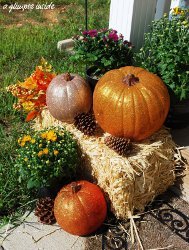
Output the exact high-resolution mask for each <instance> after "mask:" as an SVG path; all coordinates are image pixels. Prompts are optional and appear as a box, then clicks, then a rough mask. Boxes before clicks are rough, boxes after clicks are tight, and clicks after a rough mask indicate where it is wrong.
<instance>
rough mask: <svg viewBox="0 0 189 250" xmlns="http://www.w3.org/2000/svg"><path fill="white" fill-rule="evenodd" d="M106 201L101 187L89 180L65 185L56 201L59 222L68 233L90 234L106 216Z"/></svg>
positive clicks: (55, 206)
mask: <svg viewBox="0 0 189 250" xmlns="http://www.w3.org/2000/svg"><path fill="white" fill-rule="evenodd" d="M106 213H107V206H106V201H105V198H104V196H103V193H102V191H101V190H100V188H99V187H98V186H97V185H95V184H92V183H90V182H88V181H77V182H72V183H71V184H68V185H66V186H65V187H63V188H62V189H61V190H60V192H59V193H58V195H57V197H56V199H55V203H54V214H55V218H56V220H57V222H58V224H59V225H60V226H61V227H62V228H63V229H64V230H65V231H66V232H68V233H71V234H74V235H80V236H82V235H88V234H90V233H92V232H94V231H96V229H98V228H99V227H100V226H101V224H102V223H103V221H104V220H105V218H106Z"/></svg>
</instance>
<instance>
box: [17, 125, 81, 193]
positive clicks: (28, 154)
mask: <svg viewBox="0 0 189 250" xmlns="http://www.w3.org/2000/svg"><path fill="white" fill-rule="evenodd" d="M18 144H19V148H18V150H17V154H18V157H17V159H16V166H15V167H18V169H19V173H20V180H21V181H22V180H25V181H26V182H27V187H28V188H39V187H41V186H50V185H51V184H52V183H53V182H54V181H57V180H59V179H62V178H71V177H73V176H74V175H75V174H76V169H77V166H78V163H79V155H78V148H77V142H76V140H74V139H73V137H72V135H71V134H70V133H69V132H68V131H66V130H65V129H61V128H49V129H47V130H43V131H39V132H36V133H34V134H33V135H29V134H27V135H24V136H23V137H21V138H19V139H18Z"/></svg>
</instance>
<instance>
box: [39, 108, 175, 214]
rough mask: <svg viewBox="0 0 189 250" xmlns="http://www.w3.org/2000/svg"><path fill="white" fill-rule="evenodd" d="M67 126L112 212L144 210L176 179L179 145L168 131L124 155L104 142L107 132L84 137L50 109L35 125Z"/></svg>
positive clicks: (90, 175)
mask: <svg viewBox="0 0 189 250" xmlns="http://www.w3.org/2000/svg"><path fill="white" fill-rule="evenodd" d="M50 126H60V127H65V128H66V129H67V130H68V131H70V132H71V133H72V134H73V135H74V137H75V138H76V139H77V140H78V143H79V145H80V148H81V151H82V160H83V166H82V171H83V173H85V174H86V176H89V177H90V178H92V179H93V180H94V181H96V182H97V184H98V185H99V186H100V187H101V188H102V189H103V190H104V192H105V194H106V197H107V200H108V201H109V203H110V207H111V210H112V211H113V213H114V214H115V215H116V216H117V217H118V218H122V219H126V218H128V217H129V215H130V214H133V213H134V211H135V210H138V211H143V210H144V208H145V206H146V205H147V204H148V203H149V202H151V201H152V200H153V199H154V197H155V196H157V195H159V194H161V193H163V192H164V191H165V190H166V189H167V188H168V187H169V186H171V185H173V183H174V180H175V162H174V153H175V148H176V145H175V143H174V142H173V141H172V138H171V135H170V133H169V131H168V130H166V129H165V128H162V129H161V130H160V131H158V132H156V133H155V134H154V135H152V136H151V137H150V138H148V139H146V140H144V141H142V142H136V143H134V144H133V150H132V152H131V153H130V154H129V155H128V156H127V157H122V156H120V155H118V154H117V153H116V152H114V151H113V150H111V149H110V148H108V147H107V146H106V145H105V144H104V138H105V136H107V134H104V133H103V132H102V131H101V130H98V131H97V133H96V134H95V136H90V137H89V136H85V135H84V134H83V133H82V132H80V131H79V130H78V129H76V128H75V126H74V125H73V124H67V123H63V122H60V121H57V120H55V119H54V118H53V117H52V116H51V115H50V113H49V111H48V110H44V111H43V112H42V117H41V119H36V122H35V124H34V128H35V129H36V130H39V129H44V128H47V127H50Z"/></svg>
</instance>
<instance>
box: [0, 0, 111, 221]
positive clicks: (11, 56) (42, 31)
mask: <svg viewBox="0 0 189 250" xmlns="http://www.w3.org/2000/svg"><path fill="white" fill-rule="evenodd" d="M6 2H8V1H5V0H3V1H0V3H1V4H2V3H6ZM11 2H12V1H11ZM17 2H22V1H17ZM23 2H24V3H26V2H27V1H26V0H24V1H23ZM32 2H34V1H32ZM37 2H39V1H37ZM45 2H46V1H45ZM60 2H61V3H63V5H68V6H67V11H66V12H65V13H63V14H61V16H59V18H60V19H59V23H58V24H52V25H49V23H48V22H47V21H45V20H43V23H41V25H30V24H23V26H21V27H16V26H15V25H14V20H10V19H9V24H11V22H12V25H11V27H8V28H7V27H6V23H3V20H4V18H3V17H4V16H3V15H5V16H6V15H8V14H6V13H4V14H1V15H0V21H2V22H1V23H2V24H1V25H0V33H1V36H0V55H1V56H0V90H1V91H0V100H1V102H0V138H1V143H0V225H4V224H5V223H6V222H7V221H8V220H9V218H10V215H11V216H13V215H15V212H16V211H17V212H16V216H17V215H18V214H19V212H20V213H23V209H19V207H22V206H24V204H27V202H28V201H31V200H32V199H34V198H35V196H33V197H32V194H31V193H30V192H29V191H28V190H27V189H26V187H25V184H24V183H21V184H20V183H19V181H18V179H19V178H18V177H19V174H18V171H17V169H16V167H15V166H14V159H15V157H16V147H17V139H18V137H19V136H20V134H21V133H24V132H25V131H27V130H29V129H30V124H28V123H25V122H24V117H25V114H21V113H20V112H17V111H15V110H13V108H12V105H13V103H14V101H15V100H14V98H13V97H12V96H11V94H10V93H7V92H6V89H5V88H6V86H8V85H10V84H14V83H16V82H17V81H18V80H20V81H23V80H24V79H25V78H26V77H27V76H29V75H30V74H31V73H32V72H33V71H34V69H35V66H36V65H38V64H39V61H40V59H41V57H44V58H45V59H46V60H47V61H48V62H49V63H51V64H52V65H53V67H54V70H55V71H56V72H57V73H59V72H65V71H70V72H75V73H80V74H83V75H84V69H82V68H81V67H80V66H79V65H75V64H73V63H72V62H71V61H70V59H69V57H70V56H69V55H68V54H66V53H63V52H62V53H61V52H59V51H58V50H57V42H58V41H59V40H63V39H67V38H70V37H72V36H73V35H75V34H77V33H78V32H79V29H80V28H81V29H84V27H85V26H84V5H83V2H84V1H81V0H77V1H73V0H72V1H68V0H67V1H58V0H57V1H54V3H60ZM70 3H72V5H71V6H70ZM100 3H101V1H100V0H98V1H95V0H93V1H91V4H90V5H89V28H91V29H94V28H97V29H98V28H103V27H107V24H108V15H109V4H108V0H107V1H103V4H102V5H101V4H100ZM27 15H31V16H30V17H31V18H33V19H35V18H36V13H33V15H32V12H31V13H30V14H28V13H27ZM23 18H24V17H23ZM44 23H45V25H44ZM24 208H28V206H26V207H25V206H24ZM13 218H15V217H14V216H13Z"/></svg>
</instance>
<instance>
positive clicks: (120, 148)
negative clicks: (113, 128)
mask: <svg viewBox="0 0 189 250" xmlns="http://www.w3.org/2000/svg"><path fill="white" fill-rule="evenodd" d="M104 142H105V144H106V145H107V146H108V147H109V148H111V149H113V150H114V151H116V152H117V153H118V154H119V155H122V156H124V155H127V154H128V153H129V152H130V151H131V150H132V143H131V141H130V139H125V138H119V137H115V136H107V137H105V139H104Z"/></svg>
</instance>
